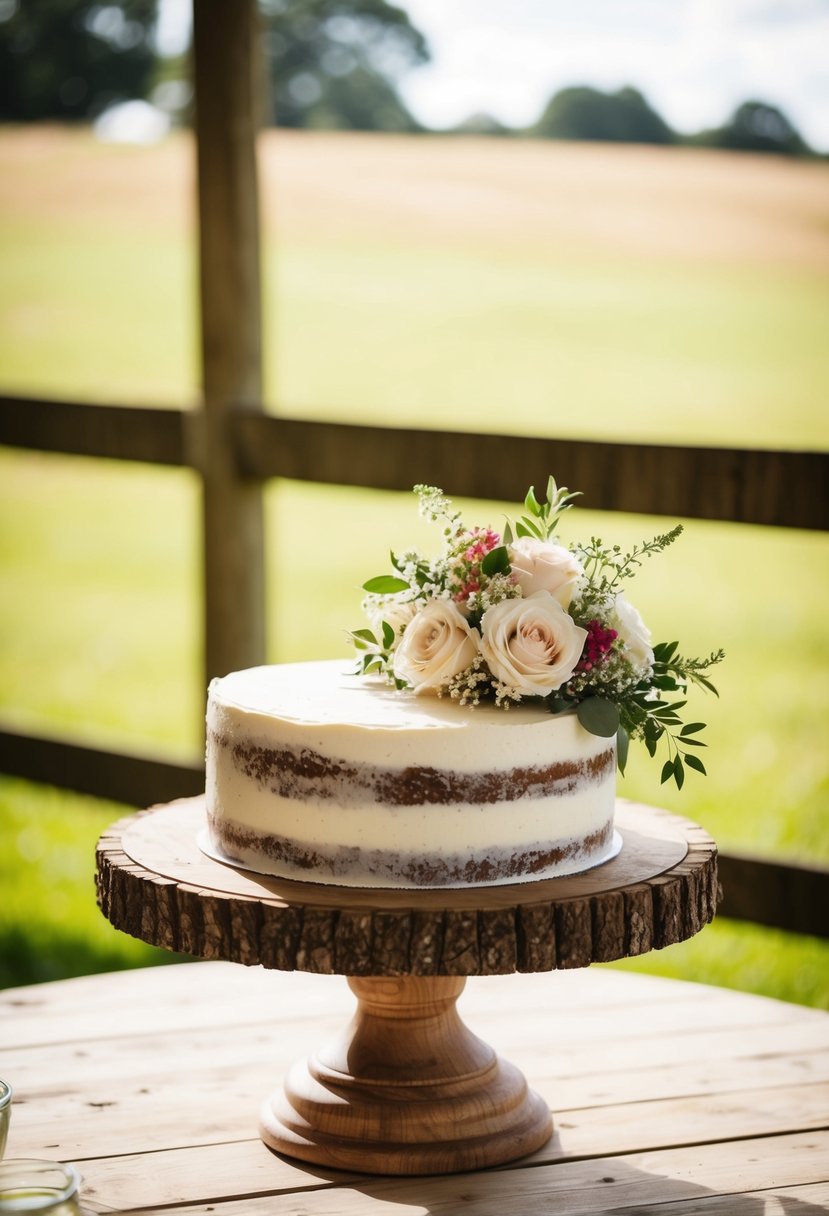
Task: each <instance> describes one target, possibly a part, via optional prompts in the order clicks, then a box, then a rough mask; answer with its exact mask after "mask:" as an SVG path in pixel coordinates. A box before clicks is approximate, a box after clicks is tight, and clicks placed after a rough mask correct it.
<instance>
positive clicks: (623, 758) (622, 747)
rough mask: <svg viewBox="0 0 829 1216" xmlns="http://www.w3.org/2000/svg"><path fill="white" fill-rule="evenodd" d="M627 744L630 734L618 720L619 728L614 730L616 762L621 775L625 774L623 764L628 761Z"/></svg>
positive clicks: (628, 743)
mask: <svg viewBox="0 0 829 1216" xmlns="http://www.w3.org/2000/svg"><path fill="white" fill-rule="evenodd" d="M629 745H630V735H629V734H628V733H627V731H626V730H625V728H624V726H622V724H621V722H620V723H619V729H618V730H617V731H616V764H617V765H618V768H619V772H620V773H621V774H622V776H623V777H624V775H625V765H626V764H627V762H628V750H629Z"/></svg>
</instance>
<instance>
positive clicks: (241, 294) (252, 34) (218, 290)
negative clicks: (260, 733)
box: [193, 0, 265, 678]
mask: <svg viewBox="0 0 829 1216" xmlns="http://www.w3.org/2000/svg"><path fill="white" fill-rule="evenodd" d="M256 14H257V8H256V0H234V2H233V3H232V4H228V3H227V0H194V3H193V57H194V78H195V88H196V137H197V149H198V152H197V155H198V198H199V264H200V292H201V338H202V379H203V395H204V409H203V412H202V416H201V419H200V423H201V426H200V432H199V434H198V440H197V442H198V457H197V461H196V463H197V464H198V466H199V467H200V469H201V472H202V476H203V482H204V493H203V516H202V518H203V528H204V539H203V547H204V595H205V664H206V675H207V677H208V678H210V677H212V676H214V675H223V674H225V673H226V672H228V671H230V670H232V669H234V668H240V667H250V666H254V665H256V664H257V663H261V662H263V661H264V657H265V604H264V600H265V579H264V538H263V532H264V529H263V519H262V488H261V483H260V482H259V481H258V480H254V479H244V478H242V477H241V476H240V473H239V468H238V461H237V456H236V450H235V445H234V442H233V425H232V424H233V417H234V414H235V413H237V412H238V411H241V410H246V411H249V410H253V411H261V409H262V357H261V292H260V275H259V207H258V192H257V173H256V148H255V143H256V129H257V125H258V121H257V119H258V106H257V82H258V72H257V70H256V66H255V65H256V55H257V53H258V49H259V44H258V39H257V15H256Z"/></svg>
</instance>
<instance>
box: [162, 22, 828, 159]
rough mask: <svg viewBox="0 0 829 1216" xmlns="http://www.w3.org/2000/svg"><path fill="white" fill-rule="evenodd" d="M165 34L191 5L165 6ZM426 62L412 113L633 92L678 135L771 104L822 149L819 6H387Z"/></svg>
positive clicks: (446, 122) (529, 112) (454, 118)
mask: <svg viewBox="0 0 829 1216" xmlns="http://www.w3.org/2000/svg"><path fill="white" fill-rule="evenodd" d="M162 3H163V9H162V12H163V14H164V17H163V21H164V23H165V24H163V25H162V34H164V30H165V28H167V29H169V31H170V36H171V37H172V36H174V32H175V29H176V28H177V23H178V24H179V25H180V24H181V22H182V21H186V14H188V13H189V8H190V3H191V0H162ZM397 3H399V5H400V7H401V8H404V9H405V10H406V12H408V14H409V17H410V18H411V20H412V22H413V23H414V24H415V25H416V26H417V27H418V29H420V30H421V32H422V33H423V34H425V36H426V38H427V39H428V41H429V45H430V49H431V52H432V62H431V63H430V64H428V65H426V66H424V67H421V68H417V69H415V70H413V71H411V72H410V73H408V74H407V75H406V76H405V77H403V78H402V79H401V80H400V82H399V88H400V92H401V94H402V96H403V98H404V100H405V101H406V103H407V105H408V106H409V107H410V109H411V110H412V112H413V113H414V115H415V116H416V117H417V118H418V119H419V120H420V121H421V122H423V123H424V124H425V125H427V126H430V127H437V128H440V127H449V126H452V125H454V124H456V123H458V122H460V121H462V120H463V119H465V118H468V117H469V116H470V115H471V114H475V113H480V112H486V113H488V114H491V115H492V116H493V117H495V118H498V119H500V121H501V122H503V123H505V124H507V125H508V126H527V125H528V124H530V123H532V122H534V121H535V119H536V118H538V116H539V114H540V113H541V110H542V109H543V107H544V105H545V104H546V102H547V101H548V100H549V98H550V97H551V96H552V94H553V93H555V92H557V91H558V89H561V88H564V87H565V86H567V85H573V84H587V85H592V86H594V87H595V88H600V89H605V90H615V89H618V88H621V87H623V86H624V85H634V86H635V87H636V88H638V89H640V90H641V91H642V92H643V93H644V94H645V96H646V97H647V99H648V101H649V102H650V103H651V105H652V106H653V107H654V108H655V109H656V110H658V111H659V113H661V114H662V116H663V117H664V118H665V119H666V120H667V122H668V123H670V125H671V126H673V127H675V128H676V130H678V131H681V132H683V133H685V132H691V131H698V130H700V129H701V128H703V127H710V126H719V125H721V124H722V123H723V122H724V121H725V120H726V119H727V118H728V117H729V115H730V114H731V113H732V112H733V111H734V109H735V108H736V107H737V106H738V105H739V104H740V102H742V101H746V100H749V99H753V100H762V101H768V102H771V103H772V104H773V105H777V106H779V107H780V108H781V109H782V110H783V111H784V112H785V113H786V115H787V116H788V117H789V119H790V120H791V121H792V122H793V123H794V125H795V126H796V127H797V128H798V130H799V131H800V132H801V134H802V135H803V136H804V138H805V139H806V140H807V141H808V142H809V143H810V144H812V146H813V147H815V148H817V149H818V150H820V151H829V0H397Z"/></svg>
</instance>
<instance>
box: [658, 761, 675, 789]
mask: <svg viewBox="0 0 829 1216" xmlns="http://www.w3.org/2000/svg"><path fill="white" fill-rule="evenodd" d="M673 775H674V762H673V760H666V761H665V763H664V764H663V765H662V776H661V778H660V780H659V784H660V785H664V784H665V782H666V781H670V779H671V777H673Z"/></svg>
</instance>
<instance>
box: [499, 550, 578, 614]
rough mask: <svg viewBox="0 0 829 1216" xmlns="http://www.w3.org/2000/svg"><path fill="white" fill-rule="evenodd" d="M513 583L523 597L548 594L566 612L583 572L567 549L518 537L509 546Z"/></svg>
mask: <svg viewBox="0 0 829 1216" xmlns="http://www.w3.org/2000/svg"><path fill="white" fill-rule="evenodd" d="M509 560H510V566H511V567H512V572H513V574H514V575H515V580H516V582H517V583H518V585H519V587H520V588H521V591H522V593H523V595H524V596H525V597H527V596H530V595H535V593H536V592H537V591H548V592H549V593H550V595H552V596H554V597H555V598H556V599H557V600H558V602H559V604H561V606H562V608H569V607H570V601H571V600H572V598H573V592H574V591H575V589H576V584H577V583H578V581H579V579H580V578H581V576H582V574H583V573H584V571H583V570H582V568H581V565H580V563H579V562H578V561H576V559H575V557H573V554H572V553H571V552H570V550H569V549H565V548H564V546H563V545H555V544H553V543H552V542H551V541H544V540H536V539H535V538H534V537H532V536H522V537H520V538H519V539H518V540H515V541H513V542H512V544H511V545H510V546H509Z"/></svg>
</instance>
